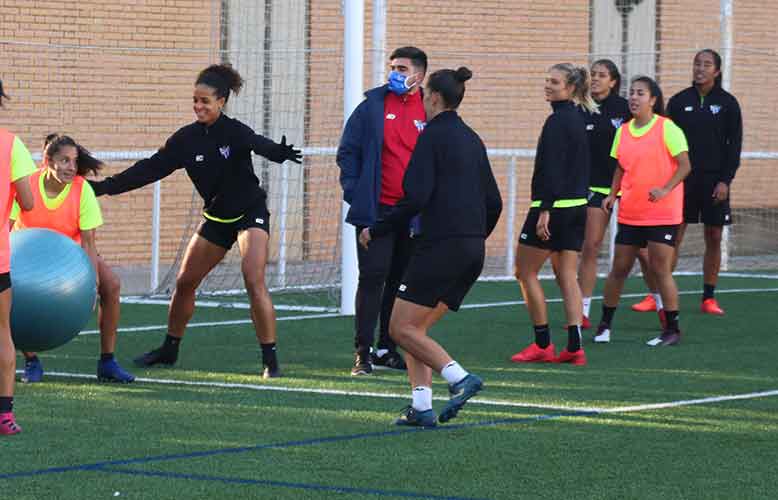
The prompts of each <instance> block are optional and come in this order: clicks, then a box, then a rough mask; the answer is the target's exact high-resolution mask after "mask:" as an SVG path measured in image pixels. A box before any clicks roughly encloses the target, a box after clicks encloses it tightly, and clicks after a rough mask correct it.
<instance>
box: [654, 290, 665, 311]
mask: <svg viewBox="0 0 778 500" xmlns="http://www.w3.org/2000/svg"><path fill="white" fill-rule="evenodd" d="M651 295H653V296H654V302H656V310H657V311H658V310H660V309H664V308H665V306H664V304H662V295H661V294H659V293H651Z"/></svg>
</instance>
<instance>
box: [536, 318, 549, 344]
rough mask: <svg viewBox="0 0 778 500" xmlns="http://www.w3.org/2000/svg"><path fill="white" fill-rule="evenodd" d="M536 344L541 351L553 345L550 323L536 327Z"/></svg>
mask: <svg viewBox="0 0 778 500" xmlns="http://www.w3.org/2000/svg"><path fill="white" fill-rule="evenodd" d="M535 343H536V344H537V345H538V347H540V348H541V349H545V348H546V347H548V345H549V344H550V343H551V330H549V328H548V323H546V324H545V325H535Z"/></svg>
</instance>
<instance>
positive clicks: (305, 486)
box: [94, 467, 489, 500]
mask: <svg viewBox="0 0 778 500" xmlns="http://www.w3.org/2000/svg"><path fill="white" fill-rule="evenodd" d="M94 470H96V471H99V472H106V473H110V474H127V475H131V476H147V477H161V478H167V479H186V480H189V481H207V482H217V483H229V484H247V485H257V486H270V487H275V488H287V489H298V490H313V491H328V492H333V493H358V494H360V495H374V496H381V497H400V498H426V499H430V500H489V499H487V498H475V497H453V496H441V495H430V494H426V493H414V492H412V491H399V490H381V489H377V488H354V487H352V486H328V485H324V484H310V483H291V482H288V481H271V480H269V479H244V478H238V477H221V476H207V475H204V474H187V473H180V472H164V471H146V470H133V469H119V468H108V467H101V468H99V469H94Z"/></svg>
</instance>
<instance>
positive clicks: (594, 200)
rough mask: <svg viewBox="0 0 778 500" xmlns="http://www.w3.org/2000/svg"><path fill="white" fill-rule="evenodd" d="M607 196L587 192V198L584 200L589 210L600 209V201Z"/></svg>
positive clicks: (595, 192)
mask: <svg viewBox="0 0 778 500" xmlns="http://www.w3.org/2000/svg"><path fill="white" fill-rule="evenodd" d="M607 196H608V195H607V194H602V193H598V192H597V191H591V190H590V191H589V196H588V197H587V198H586V206H587V207H589V208H602V201H603V200H604V199H605V198H606V197H607Z"/></svg>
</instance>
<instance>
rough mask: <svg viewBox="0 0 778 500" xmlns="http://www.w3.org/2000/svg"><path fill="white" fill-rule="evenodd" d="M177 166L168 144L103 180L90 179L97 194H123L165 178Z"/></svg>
mask: <svg viewBox="0 0 778 500" xmlns="http://www.w3.org/2000/svg"><path fill="white" fill-rule="evenodd" d="M168 142H170V141H168ZM177 168H179V164H178V162H177V161H176V159H175V157H174V155H173V154H172V152H171V151H170V147H169V145H168V144H166V145H165V146H164V147H163V148H162V149H160V150H159V151H157V152H156V153H154V155H152V156H151V158H146V159H144V160H140V161H138V162H137V163H135V164H134V165H133V166H131V167H129V168H127V169H126V170H124V171H122V172H119V173H118V174H116V175H112V176H111V177H106V178H105V179H103V180H102V181H93V180H89V184H91V185H92V189H94V191H95V195H97V196H102V195H104V194H109V195H115V194H121V193H126V192H127V191H132V190H134V189H138V188H141V187H143V186H145V185H147V184H151V183H152V182H156V181H158V180H160V179H164V178H165V177H167V176H168V175H170V174H172V173H173V172H174V171H175V170H176V169H177Z"/></svg>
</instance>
